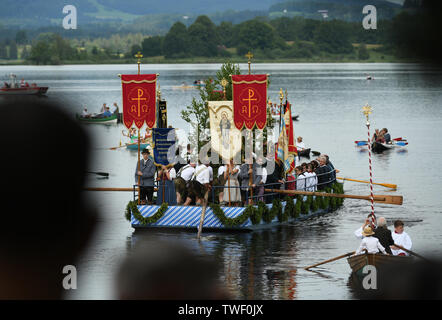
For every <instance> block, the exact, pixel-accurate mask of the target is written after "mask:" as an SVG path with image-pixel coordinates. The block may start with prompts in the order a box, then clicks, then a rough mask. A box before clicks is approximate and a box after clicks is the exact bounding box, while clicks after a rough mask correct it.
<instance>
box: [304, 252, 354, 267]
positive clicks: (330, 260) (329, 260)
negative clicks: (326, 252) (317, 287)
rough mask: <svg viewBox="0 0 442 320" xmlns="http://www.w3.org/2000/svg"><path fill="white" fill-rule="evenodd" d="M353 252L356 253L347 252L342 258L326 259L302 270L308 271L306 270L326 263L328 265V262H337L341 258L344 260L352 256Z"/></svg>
mask: <svg viewBox="0 0 442 320" xmlns="http://www.w3.org/2000/svg"><path fill="white" fill-rule="evenodd" d="M355 252H356V251H353V252H349V253H346V254H343V255H342V256H338V257H335V258H332V259H328V260H325V261H322V262H319V263H316V264H314V265H312V266H308V267H305V268H304V270H308V269H310V268H314V267H317V266H319V265H321V264H326V263H329V262H333V261H336V260H339V259H342V258H345V257H348V256H351V255H353V254H354V253H355Z"/></svg>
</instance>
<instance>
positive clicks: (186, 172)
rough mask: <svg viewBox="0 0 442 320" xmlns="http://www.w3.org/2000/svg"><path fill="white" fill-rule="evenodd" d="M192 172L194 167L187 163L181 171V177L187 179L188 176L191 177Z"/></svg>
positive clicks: (188, 178)
mask: <svg viewBox="0 0 442 320" xmlns="http://www.w3.org/2000/svg"><path fill="white" fill-rule="evenodd" d="M194 172H195V168H194V167H192V166H191V165H189V164H188V165H187V166H185V167H184V168H183V170H182V171H181V178H183V179H184V181H189V180H190V178H192V176H193V173H194Z"/></svg>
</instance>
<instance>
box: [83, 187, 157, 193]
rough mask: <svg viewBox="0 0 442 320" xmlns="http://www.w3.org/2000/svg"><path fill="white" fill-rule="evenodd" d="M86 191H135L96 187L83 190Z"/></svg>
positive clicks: (155, 189) (131, 189)
mask: <svg viewBox="0 0 442 320" xmlns="http://www.w3.org/2000/svg"><path fill="white" fill-rule="evenodd" d="M83 190H85V191H128V192H129V191H130V192H132V191H134V189H133V188H94V187H88V188H83ZM154 191H158V188H154Z"/></svg>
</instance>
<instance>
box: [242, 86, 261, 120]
mask: <svg viewBox="0 0 442 320" xmlns="http://www.w3.org/2000/svg"><path fill="white" fill-rule="evenodd" d="M248 93H249V97H248V98H244V99H242V101H247V102H248V103H249V118H251V117H252V101H256V100H258V99H257V98H253V97H254V96H255V91H253V90H252V89H248Z"/></svg>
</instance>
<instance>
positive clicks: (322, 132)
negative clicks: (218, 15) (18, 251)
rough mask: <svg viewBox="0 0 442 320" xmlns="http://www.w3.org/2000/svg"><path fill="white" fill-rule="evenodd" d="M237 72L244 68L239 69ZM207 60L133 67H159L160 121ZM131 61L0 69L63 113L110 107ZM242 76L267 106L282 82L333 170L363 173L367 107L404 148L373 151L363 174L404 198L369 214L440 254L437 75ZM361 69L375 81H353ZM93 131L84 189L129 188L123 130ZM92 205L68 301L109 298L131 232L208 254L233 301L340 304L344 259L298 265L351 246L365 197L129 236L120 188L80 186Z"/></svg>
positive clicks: (178, 106) (349, 68)
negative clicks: (298, 211) (302, 217)
mask: <svg viewBox="0 0 442 320" xmlns="http://www.w3.org/2000/svg"><path fill="white" fill-rule="evenodd" d="M240 66H241V69H242V70H243V72H245V71H246V70H247V66H246V65H240ZM219 67H220V65H218V64H183V65H179V64H178V65H142V71H143V72H145V73H159V74H160V77H159V83H160V86H161V92H162V97H163V98H165V99H166V100H167V103H168V122H169V124H172V125H173V126H174V127H177V128H182V129H187V128H188V124H187V123H186V122H184V120H183V119H182V118H181V117H180V111H181V110H183V108H184V107H185V106H186V105H189V104H190V102H191V100H192V98H193V97H198V92H197V90H177V89H174V86H179V85H181V84H182V83H183V82H186V83H187V84H190V83H192V82H193V81H194V80H195V79H203V78H206V77H208V76H214V75H215V73H216V71H217V70H218V69H219ZM136 68H137V67H136V65H135V64H134V65H87V66H82V65H79V66H47V67H36V66H8V67H5V66H1V67H0V74H2V75H4V74H7V73H10V72H13V73H16V74H17V76H18V78H19V79H21V78H22V77H23V78H25V79H26V80H27V81H28V82H36V83H38V84H39V85H47V86H49V91H48V99H56V100H57V101H60V102H61V103H62V105H64V106H65V108H66V109H67V111H68V112H69V113H70V114H72V116H74V115H75V113H76V112H78V113H79V112H81V110H82V106H84V105H87V107H88V109H89V110H90V111H98V110H99V108H100V106H101V105H102V103H103V102H106V103H108V104H111V103H113V102H115V101H116V102H117V103H118V104H119V105H120V106H121V84H120V79H119V78H118V76H117V74H122V73H136ZM252 68H253V72H254V73H268V74H270V77H271V85H270V87H269V90H268V96H269V97H270V98H271V100H272V101H275V102H276V101H279V98H278V92H279V89H280V88H283V89H284V90H285V89H287V91H288V94H289V101H290V102H291V103H292V105H293V113H294V114H299V115H300V116H299V121H298V122H295V127H294V130H295V135H296V136H298V135H301V136H303V138H304V142H305V143H306V145H307V146H309V147H311V148H312V150H318V151H321V152H323V153H327V154H329V155H330V159H331V160H332V162H333V164H334V165H335V167H337V168H338V169H340V170H341V173H340V174H339V175H340V176H344V177H348V178H354V179H361V180H368V176H369V172H368V153H367V152H363V151H361V150H359V149H357V148H355V146H354V141H355V140H365V139H366V136H367V131H366V126H365V118H364V116H363V115H362V113H361V108H362V106H364V105H365V104H366V103H369V104H370V105H371V106H372V107H373V114H372V115H371V123H372V130H373V129H374V128H383V127H387V128H388V129H389V131H390V133H391V135H392V137H393V138H395V137H403V138H406V139H408V142H409V146H408V148H407V151H405V152H398V151H389V152H388V153H384V154H382V155H373V180H374V181H375V182H381V183H382V182H384V183H394V184H397V185H398V189H397V191H395V192H393V191H389V190H388V189H386V188H383V187H380V186H375V193H378V194H400V195H403V196H404V204H403V205H402V206H391V205H379V204H375V211H376V214H377V216H378V217H379V216H385V217H386V218H387V220H388V222H389V224H390V228H392V227H391V223H392V222H393V221H394V220H395V219H401V220H403V221H404V222H405V225H406V231H407V232H408V233H409V235H410V236H411V238H412V240H413V250H414V251H416V252H418V253H422V254H427V255H439V256H440V255H441V254H442V246H441V245H442V232H441V230H442V197H440V187H441V185H442V183H441V179H442V162H441V160H440V159H441V157H442V144H441V137H442V70H440V69H439V70H438V69H433V68H430V67H422V66H419V65H414V64H253V65H252ZM365 73H368V74H370V75H372V76H374V78H375V80H372V81H367V80H365ZM87 128H88V130H89V132H90V133H91V136H92V137H93V146H94V150H93V154H94V157H93V158H94V160H93V162H92V163H91V166H90V169H91V171H105V172H109V173H110V177H109V179H105V180H102V179H98V178H96V177H95V176H90V177H89V180H88V185H89V186H97V187H130V186H132V183H133V173H134V168H135V164H136V160H137V153H136V152H131V151H127V150H126V149H124V148H121V149H118V150H115V151H112V150H109V149H107V148H109V147H114V146H118V145H119V143H120V140H121V141H122V142H125V140H124V137H123V136H122V134H121V132H122V130H123V129H124V127H123V125H121V124H120V125H114V126H99V125H97V126H88V127H87ZM345 192H346V193H349V194H350V193H351V194H368V193H369V187H368V185H366V184H359V183H353V182H345ZM90 195H91V196H92V197H94V200H95V203H96V206H97V208H99V210H100V212H101V218H100V226H99V228H98V230H97V233H96V235H95V237H94V239H93V241H92V243H91V246H90V247H89V249H88V251H87V253H86V254H84V256H83V257H82V259H81V261H79V263H78V266H77V270H78V276H79V283H78V289H77V290H76V291H74V292H72V293H69V294H68V295H67V298H68V299H112V298H116V295H115V292H114V287H113V280H114V272H115V270H116V268H117V267H118V265H119V263H120V261H121V259H122V258H124V256H125V255H126V254H127V252H129V251H130V250H131V248H132V246H133V244H134V242H135V241H137V240H138V239H139V238H144V237H150V238H152V239H166V238H168V239H176V240H179V241H180V242H182V243H184V244H186V245H188V246H190V247H191V248H193V249H194V250H197V251H199V252H203V253H205V254H208V255H215V256H216V258H217V259H218V260H219V261H222V262H223V267H222V268H221V274H220V279H221V280H223V282H224V283H225V284H226V286H227V289H228V291H229V292H230V293H231V295H232V297H234V298H236V299H351V298H352V294H351V290H350V288H349V287H348V285H347V282H348V277H349V274H350V268H349V266H348V265H347V262H346V260H345V259H342V260H339V261H336V262H334V263H330V264H326V265H323V266H321V267H318V268H317V269H316V270H317V271H318V272H316V273H313V272H308V271H305V270H303V267H305V266H307V265H310V264H313V263H315V262H319V261H321V260H325V259H328V258H331V257H334V256H338V255H340V254H343V253H346V252H349V251H353V250H355V249H356V248H357V246H358V245H359V241H358V240H357V239H356V238H355V237H354V236H353V231H354V230H355V229H356V228H358V227H359V226H360V225H361V224H362V222H363V220H364V218H365V216H366V215H367V214H368V213H369V212H370V203H369V202H368V201H363V200H346V201H345V202H344V206H343V207H342V208H341V209H339V210H337V211H336V212H333V213H330V214H327V215H323V216H320V217H315V218H312V219H309V220H307V221H303V222H297V223H293V224H289V225H285V226H281V227H275V228H272V229H269V230H266V231H260V232H254V233H247V234H220V233H214V234H209V233H203V234H204V239H203V241H202V242H201V243H198V241H197V240H196V231H195V233H188V232H178V233H166V232H147V233H146V232H145V233H141V234H138V233H137V234H134V230H133V229H132V228H131V226H130V224H129V223H128V222H127V221H126V220H125V219H124V209H125V206H126V204H127V202H128V201H129V200H131V197H132V195H131V193H110V192H96V193H90Z"/></svg>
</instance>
